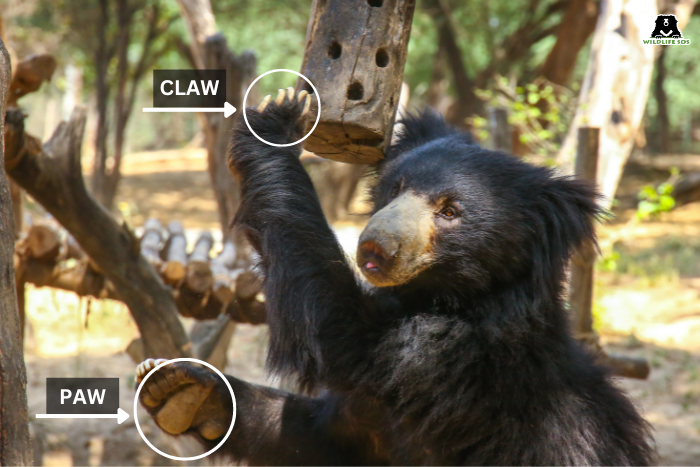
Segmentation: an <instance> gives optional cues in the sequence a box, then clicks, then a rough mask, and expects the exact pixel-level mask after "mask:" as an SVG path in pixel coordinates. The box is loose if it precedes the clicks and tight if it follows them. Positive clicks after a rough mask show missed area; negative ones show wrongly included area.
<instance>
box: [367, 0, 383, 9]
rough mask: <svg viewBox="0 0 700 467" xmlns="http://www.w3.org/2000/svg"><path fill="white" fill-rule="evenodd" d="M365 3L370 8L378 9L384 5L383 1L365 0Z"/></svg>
mask: <svg viewBox="0 0 700 467" xmlns="http://www.w3.org/2000/svg"><path fill="white" fill-rule="evenodd" d="M367 3H369V6H371V7H374V8H379V7H380V6H382V5H383V4H384V0H367Z"/></svg>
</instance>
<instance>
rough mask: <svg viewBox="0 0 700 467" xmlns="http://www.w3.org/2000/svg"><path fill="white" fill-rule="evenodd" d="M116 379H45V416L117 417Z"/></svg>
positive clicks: (117, 390) (117, 387)
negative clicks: (114, 415) (89, 415)
mask: <svg viewBox="0 0 700 467" xmlns="http://www.w3.org/2000/svg"><path fill="white" fill-rule="evenodd" d="M118 409H119V378H46V413H48V414H92V415H95V414H116V413H117V410H118Z"/></svg>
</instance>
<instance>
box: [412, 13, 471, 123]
mask: <svg viewBox="0 0 700 467" xmlns="http://www.w3.org/2000/svg"><path fill="white" fill-rule="evenodd" d="M424 4H425V7H426V9H427V11H428V13H429V14H430V16H431V17H432V18H433V22H434V23H435V27H436V28H437V31H438V42H439V49H440V50H442V51H444V54H445V57H446V59H447V63H448V65H449V67H450V70H451V71H452V79H453V82H454V87H455V94H457V101H456V102H455V103H454V104H453V105H452V106H451V108H450V110H449V111H448V114H447V119H448V121H450V123H452V124H454V125H457V126H460V127H465V125H466V123H465V121H464V120H465V119H466V118H467V117H470V116H472V115H475V114H479V113H482V112H483V110H484V108H483V103H482V102H481V100H479V98H478V97H477V96H476V93H475V90H476V87H475V84H474V81H473V80H472V79H471V78H469V75H468V74H467V68H466V66H465V64H464V59H463V58H462V50H461V49H460V47H459V44H458V43H457V34H456V32H455V29H454V25H453V24H452V20H451V19H450V12H449V9H448V7H447V5H446V4H445V2H444V0H428V1H426V2H425V3H424Z"/></svg>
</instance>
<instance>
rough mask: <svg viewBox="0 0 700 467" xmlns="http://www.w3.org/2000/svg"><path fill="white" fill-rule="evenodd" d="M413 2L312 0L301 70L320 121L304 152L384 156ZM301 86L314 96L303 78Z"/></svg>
mask: <svg viewBox="0 0 700 467" xmlns="http://www.w3.org/2000/svg"><path fill="white" fill-rule="evenodd" d="M415 6H416V2H415V0H314V2H313V4H312V6H311V17H310V19H309V26H308V29H307V33H306V51H305V54H304V61H303V64H302V67H301V73H302V74H303V75H304V76H306V77H307V78H308V79H309V80H311V82H312V83H313V84H314V86H316V89H317V90H318V93H319V96H320V99H321V119H320V121H319V124H318V127H317V128H316V130H315V131H314V133H313V134H312V135H311V136H310V137H309V138H308V139H307V140H306V149H308V150H309V151H311V152H314V153H316V154H317V155H319V156H322V157H325V158H327V159H333V160H337V161H340V162H351V163H356V164H370V163H374V162H377V161H378V160H380V159H381V158H382V157H383V156H384V149H385V147H386V145H387V144H388V143H389V141H390V139H391V134H392V128H393V126H394V118H395V116H396V109H397V107H398V105H399V94H400V92H401V82H402V78H403V69H404V64H405V63H406V52H407V50H408V39H409V36H410V34H411V22H412V20H413V11H414V9H415ZM299 87H300V88H301V89H306V90H307V91H309V92H313V91H312V90H311V87H310V86H309V85H308V84H307V83H306V82H305V81H304V80H299Z"/></svg>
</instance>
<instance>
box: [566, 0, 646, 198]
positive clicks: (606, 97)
mask: <svg viewBox="0 0 700 467" xmlns="http://www.w3.org/2000/svg"><path fill="white" fill-rule="evenodd" d="M656 14H657V9H656V0H603V2H602V3H601V13H600V17H599V19H598V24H597V26H596V32H595V35H594V38H593V45H592V46H591V56H590V61H589V64H588V69H587V71H586V75H585V77H584V80H583V85H582V87H581V94H580V96H579V101H578V109H577V112H576V115H575V117H574V122H573V125H572V126H571V128H570V130H569V134H568V135H567V138H566V140H565V142H564V145H563V146H562V149H561V151H560V154H559V156H558V162H559V165H560V166H563V167H564V170H565V171H567V172H571V168H572V164H573V159H574V151H575V147H576V140H577V134H578V128H579V127H581V126H582V125H584V124H585V125H587V126H594V127H598V128H600V129H601V132H600V159H599V166H598V183H599V184H600V187H601V191H602V192H603V194H604V195H605V196H606V198H607V201H606V202H607V206H610V204H611V203H612V200H613V198H614V196H615V191H616V190H617V185H618V182H619V180H620V176H621V175H622V169H623V167H624V166H625V163H626V162H627V158H628V157H629V154H630V152H631V150H632V146H633V144H634V139H635V135H636V133H637V131H638V129H639V126H640V124H641V122H642V116H643V115H644V110H645V108H646V102H647V97H648V92H649V84H650V82H651V75H652V70H653V66H654V46H652V45H644V44H643V43H642V39H644V38H646V37H648V36H649V34H650V32H651V31H648V29H649V28H650V27H652V26H653V24H654V20H655V18H656Z"/></svg>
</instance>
